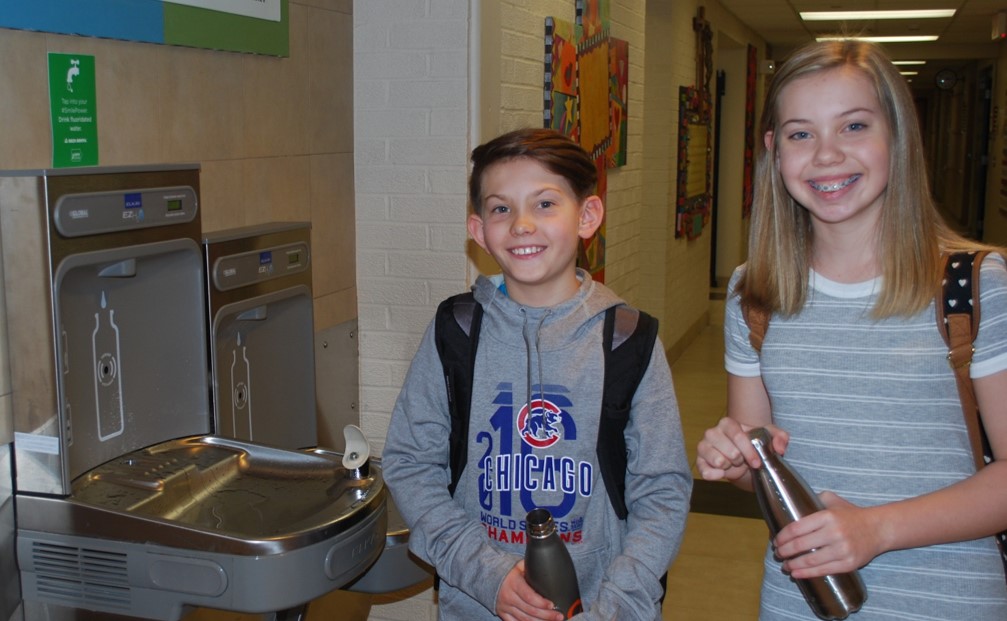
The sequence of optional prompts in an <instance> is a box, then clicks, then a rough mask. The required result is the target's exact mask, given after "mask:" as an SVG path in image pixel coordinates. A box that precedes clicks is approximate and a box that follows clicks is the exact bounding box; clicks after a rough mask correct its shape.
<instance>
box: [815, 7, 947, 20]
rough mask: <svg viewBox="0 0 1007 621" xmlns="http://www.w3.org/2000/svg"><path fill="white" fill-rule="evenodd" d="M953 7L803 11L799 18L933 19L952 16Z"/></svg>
mask: <svg viewBox="0 0 1007 621" xmlns="http://www.w3.org/2000/svg"><path fill="white" fill-rule="evenodd" d="M954 14H955V9H931V10H909V11H804V12H802V13H801V14H800V15H801V19H803V20H804V21H806V22H823V21H844V20H862V19H935V18H946V17H953V16H954Z"/></svg>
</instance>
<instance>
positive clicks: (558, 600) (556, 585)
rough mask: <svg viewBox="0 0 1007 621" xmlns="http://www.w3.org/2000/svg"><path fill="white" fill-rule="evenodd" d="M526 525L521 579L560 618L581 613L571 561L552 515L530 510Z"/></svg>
mask: <svg viewBox="0 0 1007 621" xmlns="http://www.w3.org/2000/svg"><path fill="white" fill-rule="evenodd" d="M526 522H527V527H526V528H527V532H528V541H527V544H526V547H525V557H524V559H525V560H524V571H525V580H527V581H528V584H529V585H530V586H531V588H533V589H535V592H536V593H538V594H539V595H541V596H542V597H545V598H546V599H548V600H550V601H551V602H552V603H553V607H554V608H555V609H556V610H558V611H560V612H562V613H563V614H564V615H565V616H564V619H569V618H571V617H573V616H574V615H575V614H577V613H580V612H584V608H583V606H582V605H581V602H580V586H578V584H577V572H576V571H575V570H574V567H573V559H571V558H570V552H569V551H568V550H567V549H566V544H564V543H563V540H562V539H560V537H559V533H557V532H556V523H555V522H554V521H553V519H552V514H551V513H549V511H548V510H546V509H532V510H531V511H530V512H529V513H528V517H527V519H526Z"/></svg>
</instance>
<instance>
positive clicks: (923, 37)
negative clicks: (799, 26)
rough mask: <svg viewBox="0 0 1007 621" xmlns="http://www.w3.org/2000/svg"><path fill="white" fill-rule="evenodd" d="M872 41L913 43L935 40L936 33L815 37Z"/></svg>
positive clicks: (826, 39)
mask: <svg viewBox="0 0 1007 621" xmlns="http://www.w3.org/2000/svg"><path fill="white" fill-rule="evenodd" d="M847 39H851V40H854V41H872V42H874V43H913V42H919V41H936V40H937V35H912V36H907V37H815V41H845V40H847Z"/></svg>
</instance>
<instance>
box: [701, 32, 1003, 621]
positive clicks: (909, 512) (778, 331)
mask: <svg viewBox="0 0 1007 621" xmlns="http://www.w3.org/2000/svg"><path fill="white" fill-rule="evenodd" d="M762 127H763V131H764V145H765V149H764V150H763V151H762V152H761V153H760V156H759V160H758V163H757V167H758V170H757V173H756V179H758V180H759V182H760V183H759V185H758V186H757V190H756V192H757V194H756V202H755V209H754V210H753V220H752V227H751V237H750V241H749V258H748V262H747V263H746V264H745V265H743V266H741V267H740V268H738V270H737V271H736V273H735V275H734V277H733V278H732V281H731V284H730V290H731V291H732V294H731V296H730V297H729V301H728V306H727V314H726V320H725V327H724V331H725V348H726V368H727V371H728V407H727V417H726V418H724V419H722V420H721V421H720V422H719V423H718V424H717V426H716V427H714V428H712V429H709V430H707V432H706V434H705V435H704V438H703V440H702V441H700V443H699V447H698V456H697V464H696V465H697V467H698V469H699V472H700V473H701V475H702V476H703V478H705V479H708V480H719V479H727V480H728V481H731V482H732V483H734V484H735V485H738V486H739V487H742V488H744V489H751V476H750V470H749V468H750V467H757V466H758V458H757V456H756V454H755V451H754V449H753V448H752V446H751V444H750V443H749V440H748V437H747V434H746V432H747V431H748V430H749V429H752V428H754V427H763V426H765V427H768V428H769V429H770V431H771V433H772V434H773V444H774V447H775V448H776V450H777V452H780V453H782V452H783V451H784V450H786V456H787V460H788V461H789V462H790V463H791V464H792V465H793V466H795V467H796V468H797V469H798V470H799V471H801V473H802V474H803V475H804V477H805V478H806V479H807V480H808V482H809V483H810V485H811V486H812V487H813V488H814V489H815V490H816V491H818V492H820V494H821V498H822V500H823V502H824V504H825V506H826V510H824V511H820V512H818V513H815V514H814V515H811V516H808V517H806V518H805V519H802V520H800V521H798V522H795V523H794V524H791V525H790V526H788V527H787V528H785V529H783V530H782V531H781V532H780V533H779V535H778V536H777V537H776V538H775V539H774V540H773V541H772V542H771V544H770V546H769V547H768V549H767V552H766V558H765V572H764V578H763V587H762V600H761V614H760V618H761V619H763V620H769V619H814V618H815V617H814V615H813V614H812V612H811V609H810V608H809V607H808V605H807V604H806V603H805V602H804V600H803V598H802V597H801V595H800V592H799V591H798V589H797V586H796V585H795V584H794V583H793V582H792V581H791V580H790V578H789V577H788V574H789V575H791V576H793V577H794V578H810V577H815V576H823V575H827V574H833V573H842V572H848V571H853V570H856V569H858V568H862V569H861V575H862V577H863V578H864V581H865V583H866V585H867V592H868V598H867V603H866V604H865V605H864V607H863V608H862V609H861V611H860V612H859V613H857V614H856V615H855V618H856V619H857V620H858V621H863V620H866V619H914V620H918V619H934V620H938V619H939V620H941V621H946V620H948V619H1007V587H1005V578H1004V566H1003V563H1002V562H1001V559H1000V557H999V553H998V549H997V547H996V542H995V540H994V538H993V537H992V535H993V534H994V533H995V532H997V531H999V530H1002V529H1004V528H1005V527H1007V269H1005V266H1004V261H1003V259H1002V258H1001V257H1000V255H998V254H990V255H989V256H988V257H987V258H986V259H985V261H984V262H983V264H982V271H981V277H980V290H981V298H980V300H981V309H982V317H981V323H980V329H979V334H978V338H977V339H976V341H975V356H974V359H973V364H972V367H971V376H972V377H973V378H974V383H975V389H976V393H977V396H978V401H979V406H980V411H981V413H982V421H983V424H984V426H985V429H986V432H987V435H988V437H989V440H990V444H991V446H992V449H993V452H994V456H995V457H996V458H997V459H998V461H996V462H994V463H992V464H990V465H989V466H987V467H985V468H983V469H982V470H981V471H980V472H978V473H977V472H976V469H975V466H974V464H973V461H972V454H971V450H970V444H969V440H968V436H967V432H966V428H965V425H964V422H963V416H962V410H961V405H960V402H959V399H958V391H957V388H956V384H955V379H954V375H953V372H952V370H951V369H950V368H949V366H948V363H947V360H946V354H947V347H946V345H945V344H944V342H943V340H942V338H941V336H940V333H939V331H938V329H937V326H936V322H935V309H934V294H935V292H936V291H938V286H939V283H940V281H941V277H942V267H941V266H942V263H941V255H942V253H945V252H953V251H957V250H977V249H986V248H985V247H981V246H980V245H979V244H976V243H974V242H970V241H968V240H966V239H964V238H962V237H960V236H958V235H956V234H955V233H954V232H952V231H951V230H950V229H949V228H948V227H947V226H945V225H944V224H943V222H942V220H941V218H940V216H939V214H938V213H937V210H936V208H935V206H934V204H933V201H932V199H931V197H930V191H929V186H928V183H927V179H926V168H925V164H924V161H923V156H922V153H923V150H922V147H921V143H920V137H919V130H918V127H917V121H916V117H915V113H914V107H913V100H912V97H911V94H910V91H909V88H908V86H907V84H906V83H905V81H904V80H903V78H902V76H901V75H899V73H898V71H897V70H896V68H895V67H894V66H893V65H892V64H891V63H890V62H889V61H888V60H887V58H886V57H885V56H884V54H883V52H882V51H881V50H880V48H879V47H877V46H875V45H873V44H869V43H863V42H857V41H851V40H846V41H838V42H837V41H833V42H825V43H815V44H811V45H808V46H806V47H804V48H802V49H800V50H798V51H797V52H796V53H795V54H794V55H793V56H792V57H791V58H790V59H789V60H788V61H787V62H786V63H785V64H784V65H783V66H781V67H780V69H779V70H778V72H777V74H776V75H775V77H774V79H773V83H772V85H771V86H770V88H769V92H768V94H767V100H766V108H765V110H764V113H763V119H762ZM742 308H751V309H758V310H761V311H763V312H766V313H771V320H770V324H769V329H768V331H767V332H766V335H765V341H764V343H763V345H762V347H761V353H759V352H756V351H755V349H754V348H753V347H752V346H751V344H750V343H749V329H748V325H747V324H746V322H745V320H744V317H743V313H742Z"/></svg>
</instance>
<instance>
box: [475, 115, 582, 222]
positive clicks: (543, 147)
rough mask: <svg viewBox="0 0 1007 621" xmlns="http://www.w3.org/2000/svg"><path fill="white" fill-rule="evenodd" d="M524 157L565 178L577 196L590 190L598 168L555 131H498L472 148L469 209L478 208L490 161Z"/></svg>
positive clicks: (574, 145) (580, 198)
mask: <svg viewBox="0 0 1007 621" xmlns="http://www.w3.org/2000/svg"><path fill="white" fill-rule="evenodd" d="M520 157H526V158H529V159H532V160H535V161H536V162H538V163H539V164H541V165H543V166H545V167H546V169H548V170H549V171H550V172H552V173H554V174H556V175H559V176H561V177H563V178H564V179H566V180H567V183H569V184H570V189H572V190H573V193H574V195H575V196H576V197H577V200H584V199H585V198H587V197H588V196H591V195H592V194H593V193H594V189H595V185H596V184H597V182H598V169H597V168H596V167H595V164H594V161H593V160H591V156H589V155H588V154H587V152H586V151H584V149H583V148H582V147H581V146H580V145H579V144H577V143H576V142H574V141H573V140H571V139H570V138H568V137H567V136H564V135H563V134H561V133H559V132H558V131H555V130H552V129H535V128H526V129H518V130H514V131H511V132H508V133H506V134H502V135H500V136H498V137H496V138H494V139H493V140H490V141H489V142H487V143H485V144H482V145H480V146H478V147H476V148H475V149H473V151H472V174H471V175H470V176H469V201H470V202H471V203H472V211H474V212H475V213H476V214H479V212H480V210H481V208H482V204H481V203H482V178H483V174H484V173H485V172H486V169H487V168H489V167H490V166H491V165H493V164H496V163H498V162H503V161H506V160H511V159H515V158H520Z"/></svg>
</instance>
